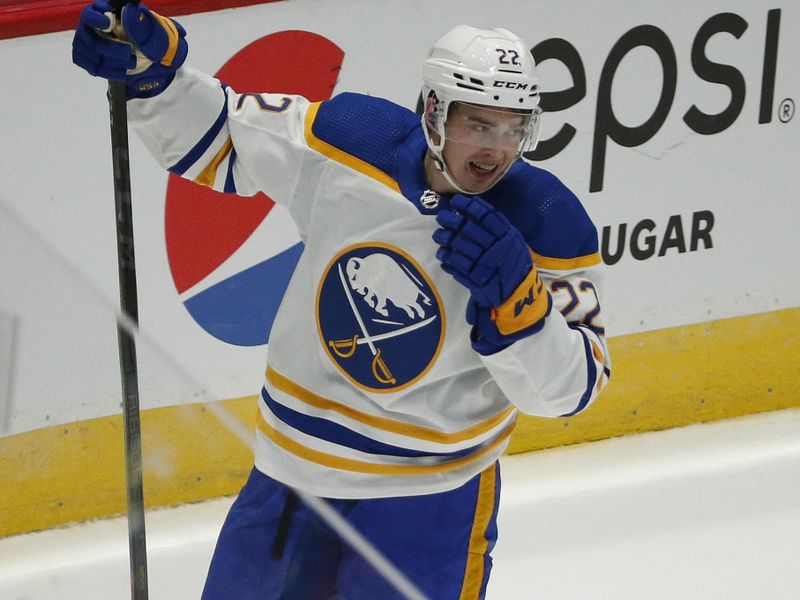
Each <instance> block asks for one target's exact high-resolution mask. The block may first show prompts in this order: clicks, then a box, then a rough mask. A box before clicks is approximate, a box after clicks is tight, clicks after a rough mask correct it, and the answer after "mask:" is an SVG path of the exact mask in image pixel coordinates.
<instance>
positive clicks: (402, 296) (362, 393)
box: [73, 1, 610, 600]
mask: <svg viewBox="0 0 800 600" xmlns="http://www.w3.org/2000/svg"><path fill="white" fill-rule="evenodd" d="M114 21H115V19H114V18H113V16H112V13H111V9H110V8H109V6H108V5H107V4H105V3H104V2H101V1H97V2H95V3H94V4H92V5H90V6H87V7H86V8H85V9H84V11H83V13H82V15H81V18H80V22H79V23H78V27H77V31H76V34H75V39H74V45H73V60H74V62H75V63H76V64H78V65H79V66H81V67H82V68H84V69H85V70H87V71H88V72H89V73H90V74H92V75H97V76H100V77H104V78H107V79H113V80H120V81H124V82H125V84H126V88H127V92H128V97H129V101H128V114H129V118H130V121H131V123H132V125H133V127H134V128H135V130H136V131H137V133H138V134H139V135H140V136H141V139H142V140H143V141H144V143H145V144H146V146H147V147H148V149H149V150H150V151H151V152H152V153H153V155H154V156H155V158H156V160H157V161H158V162H159V163H160V164H161V165H163V166H164V167H165V168H167V169H169V170H170V171H171V172H173V173H176V174H178V175H180V176H182V177H186V178H188V179H191V180H194V181H196V182H198V183H201V184H204V185H208V186H211V187H213V188H214V189H215V190H219V191H223V192H228V193H232V194H238V195H241V196H249V195H253V194H255V193H257V192H259V191H263V192H265V193H267V194H268V195H269V196H270V197H271V198H272V199H274V200H275V201H276V202H278V203H280V204H282V205H283V206H285V207H286V208H287V209H288V211H289V213H290V215H291V216H292V218H293V220H294V222H295V223H296V225H297V229H298V231H299V234H300V237H301V239H302V240H303V242H304V243H305V249H304V251H303V254H302V256H301V258H300V260H299V263H298V265H297V268H296V270H295V272H294V275H293V277H292V279H291V282H290V284H289V286H288V289H287V291H286V295H285V297H284V299H283V303H282V305H281V307H280V310H279V312H278V314H277V317H276V318H275V322H274V325H273V328H272V331H271V333H270V344H269V357H268V364H267V367H266V372H265V382H264V386H263V388H262V389H261V398H260V402H259V407H260V416H259V420H258V426H257V441H256V447H255V468H254V469H253V471H252V473H251V475H250V478H249V480H248V481H247V483H246V485H245V486H244V488H243V489H242V491H241V493H240V495H239V496H238V498H237V500H236V501H235V503H234V504H233V506H232V508H231V510H230V513H229V515H228V518H227V519H226V522H225V524H224V526H223V528H222V531H221V533H220V536H219V540H218V543H217V547H216V550H215V554H214V558H213V561H212V564H211V567H210V570H209V574H208V578H207V581H206V585H205V590H204V593H203V598H204V599H205V600H218V599H236V600H244V599H249V598H253V599H256V598H257V599H259V600H265V599H267V598H279V597H280V598H302V599H314V598H332V597H341V598H348V599H368V600H374V599H381V600H385V599H389V598H396V597H398V593H397V592H396V591H395V590H394V589H393V588H392V587H391V586H390V585H389V584H388V583H386V582H385V581H384V580H383V579H382V578H381V577H380V576H378V575H376V574H375V572H374V571H373V570H372V569H371V568H370V567H369V566H368V565H367V563H366V562H365V560H364V559H363V558H362V557H361V556H359V555H358V554H357V553H356V552H354V551H353V550H352V549H351V548H349V547H347V546H346V545H344V544H342V543H341V541H340V540H339V539H338V538H337V536H336V535H335V534H334V533H333V532H332V531H331V530H330V529H329V528H328V527H327V526H326V525H325V524H324V523H323V522H322V521H320V519H319V518H318V517H316V516H315V515H314V514H313V513H312V512H310V511H309V510H308V509H307V507H305V506H304V505H303V504H302V503H298V502H297V499H296V496H295V495H294V494H293V492H292V490H293V489H296V490H301V491H303V492H306V493H308V494H313V495H317V496H320V497H324V498H327V499H330V503H331V505H332V506H333V507H334V508H335V509H336V510H337V511H339V513H340V514H341V515H342V516H343V517H344V518H345V519H347V521H349V522H350V523H351V524H352V525H353V526H354V527H355V528H356V529H358V530H359V531H360V532H361V533H362V534H363V535H365V536H366V537H367V538H368V539H369V540H371V542H372V543H373V544H375V546H377V548H378V549H379V550H380V551H381V552H382V553H383V554H384V555H385V556H386V557H387V558H388V559H389V560H390V561H392V562H393V563H394V564H395V565H396V566H397V567H398V568H399V569H400V571H401V572H403V573H404V574H405V575H406V576H407V577H408V578H410V579H411V580H412V581H413V582H414V583H415V584H416V585H417V586H418V587H419V588H420V589H421V590H422V591H423V592H424V593H425V594H426V595H428V596H429V597H430V598H432V599H436V600H439V599H450V598H483V596H484V594H485V589H486V584H487V581H488V577H489V571H490V568H491V557H490V553H491V550H492V548H493V546H494V544H495V539H496V515H497V507H498V501H499V490H500V478H499V471H498V458H499V457H500V456H501V454H502V453H503V450H504V449H505V448H506V446H507V444H508V440H509V436H510V435H511V431H512V429H513V427H514V423H515V420H516V419H517V416H518V414H519V413H520V412H522V413H526V414H531V415H539V416H543V417H564V416H569V415H574V414H575V413H577V412H579V411H581V410H583V409H585V408H586V407H587V406H589V405H590V404H591V403H592V402H593V401H594V399H595V398H596V397H597V395H598V394H599V392H600V390H601V389H602V388H603V386H604V385H605V383H606V382H607V380H608V377H609V374H610V371H609V366H610V363H609V357H608V351H607V349H606V342H605V339H604V330H603V326H602V315H601V312H600V304H599V299H598V298H599V295H598V294H599V290H598V285H597V283H596V277H595V275H593V274H592V273H593V271H594V269H592V267H595V266H596V265H598V264H599V262H600V259H599V254H598V244H597V233H596V229H595V227H594V226H593V224H592V223H591V221H590V219H589V217H588V216H587V214H586V212H585V210H584V209H583V207H582V206H581V204H580V202H579V201H578V199H577V198H576V197H575V196H574V195H573V194H572V193H571V192H570V191H569V190H568V189H567V188H566V187H565V186H564V185H563V184H562V183H561V182H560V181H559V180H558V179H557V178H556V177H555V176H553V175H552V174H550V173H548V172H546V171H544V170H542V169H539V168H536V167H534V166H532V165H529V164H527V163H526V162H524V161H523V160H522V159H521V158H520V157H521V154H522V153H523V152H524V151H527V150H529V149H531V148H533V147H534V146H535V144H536V141H537V138H538V134H539V114H540V109H539V106H538V105H539V89H538V79H537V75H536V72H535V65H534V63H533V59H532V57H531V54H530V52H529V51H528V48H527V46H526V45H525V44H524V43H523V42H522V41H521V40H520V39H519V38H518V37H517V36H516V35H514V34H512V33H511V32H509V31H507V30H504V29H496V30H484V29H476V28H473V27H468V26H458V27H455V28H454V29H452V30H450V31H448V32H447V33H445V34H444V35H443V36H442V37H441V39H439V40H438V41H437V42H436V43H435V44H434V45H433V47H432V49H431V51H430V54H429V56H428V58H427V60H425V63H424V68H423V82H424V87H423V90H424V94H423V98H424V108H423V114H422V118H421V119H420V118H419V117H418V116H417V115H415V114H414V113H413V112H411V111H409V110H407V109H405V108H402V107H400V106H397V105H395V104H393V103H391V102H389V101H386V100H382V99H379V98H374V97H368V96H364V95H360V94H354V93H342V94H339V95H337V96H335V97H334V98H332V99H331V100H328V101H325V102H319V103H312V102H309V101H308V100H307V99H305V98H303V97H300V96H295V95H291V94H284V93H263V94H252V93H248V94H237V93H236V92H235V91H234V90H232V89H230V88H229V87H228V86H226V85H225V83H224V82H220V81H217V80H216V79H214V78H213V77H210V76H208V75H205V74H202V73H200V72H197V71H195V70H193V69H190V68H188V67H184V66H182V65H183V62H184V60H185V58H186V55H187V43H186V39H185V32H184V30H183V28H182V27H181V26H180V25H179V24H178V23H177V22H175V21H174V20H172V19H168V18H164V17H161V16H159V15H157V14H156V13H154V12H152V11H150V10H149V9H148V8H147V7H146V6H145V5H144V4H139V5H138V6H134V5H128V6H126V7H125V9H124V10H123V12H122V15H121V18H120V21H121V28H120V27H116V28H113V29H112V25H113V23H114ZM112 30H113V31H115V32H116V35H115V37H112V36H109V35H107V34H101V33H100V32H101V31H112ZM122 39H125V40H128V41H127V42H123V41H121V40H122ZM242 201H243V202H246V200H242Z"/></svg>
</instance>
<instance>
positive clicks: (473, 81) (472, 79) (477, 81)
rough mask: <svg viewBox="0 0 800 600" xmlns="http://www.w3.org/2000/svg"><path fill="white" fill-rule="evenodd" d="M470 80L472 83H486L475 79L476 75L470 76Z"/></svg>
mask: <svg viewBox="0 0 800 600" xmlns="http://www.w3.org/2000/svg"><path fill="white" fill-rule="evenodd" d="M469 80H470V82H471V83H474V84H475V85H485V84H484V83H483V81H481V80H480V79H475V78H474V77H470V78H469Z"/></svg>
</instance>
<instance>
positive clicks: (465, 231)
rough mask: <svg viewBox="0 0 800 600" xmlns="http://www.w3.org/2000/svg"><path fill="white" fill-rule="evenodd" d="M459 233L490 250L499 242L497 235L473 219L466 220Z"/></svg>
mask: <svg viewBox="0 0 800 600" xmlns="http://www.w3.org/2000/svg"><path fill="white" fill-rule="evenodd" d="M459 233H460V234H461V235H463V236H465V237H467V238H469V239H470V240H472V241H473V242H475V243H476V244H478V245H479V246H480V247H481V248H489V247H490V246H491V245H492V244H494V243H495V241H496V240H497V236H496V235H494V234H493V233H491V232H490V231H487V230H486V229H484V227H483V226H482V225H481V224H480V223H478V222H476V221H473V220H471V219H466V221H465V222H464V225H463V227H461V231H460V232H459Z"/></svg>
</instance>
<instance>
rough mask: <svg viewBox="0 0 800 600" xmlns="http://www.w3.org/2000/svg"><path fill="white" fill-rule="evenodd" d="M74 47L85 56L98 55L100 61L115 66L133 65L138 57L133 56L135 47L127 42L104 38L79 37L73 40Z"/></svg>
mask: <svg viewBox="0 0 800 600" xmlns="http://www.w3.org/2000/svg"><path fill="white" fill-rule="evenodd" d="M72 49H73V51H75V52H77V53H78V54H82V55H84V56H96V57H97V59H98V60H99V61H103V62H107V63H109V64H113V65H115V66H125V67H127V68H131V67H133V65H135V64H136V59H135V58H134V56H133V48H132V47H131V45H130V44H129V43H127V42H120V41H117V40H113V39H109V38H104V37H100V36H94V37H78V36H76V37H75V39H73V41H72Z"/></svg>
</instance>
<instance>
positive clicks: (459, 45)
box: [422, 25, 541, 187]
mask: <svg viewBox="0 0 800 600" xmlns="http://www.w3.org/2000/svg"><path fill="white" fill-rule="evenodd" d="M422 79H423V89H422V94H423V96H422V100H423V109H422V127H423V130H424V131H425V137H426V139H427V142H428V147H429V148H430V150H431V153H432V154H433V157H434V159H435V162H436V165H437V167H438V168H439V169H440V170H441V171H442V172H443V173H444V174H445V176H447V178H448V180H449V181H450V183H451V184H454V183H453V181H452V180H451V178H450V176H449V174H448V173H447V169H446V166H445V164H444V160H443V158H442V150H443V148H444V143H445V140H446V138H447V136H446V130H445V124H446V122H447V116H448V113H449V111H450V109H451V108H452V106H453V105H454V103H466V104H472V105H478V106H481V107H486V108H490V109H500V110H509V109H511V110H514V111H515V112H520V113H522V114H526V115H530V119H529V120H528V121H527V124H526V128H525V131H524V132H523V134H522V135H521V136H520V143H519V148H518V154H522V153H523V152H528V151H530V150H533V149H534V148H535V147H536V144H537V142H538V140H539V114H540V113H541V109H540V108H539V77H538V75H537V73H536V65H535V63H534V60H533V56H532V55H531V53H530V51H529V50H528V47H527V46H526V44H525V43H524V42H523V41H522V40H521V39H520V38H519V37H518V36H516V35H515V34H513V33H512V32H510V31H508V30H507V29H478V28H476V27H470V26H469V25H458V26H456V27H454V28H453V29H451V30H450V31H448V32H447V33H445V34H444V35H443V36H442V37H441V38H439V39H438V40H437V41H436V42H435V43H434V44H433V46H432V47H431V49H430V52H429V54H428V58H427V59H426V60H425V63H424V66H423V75H422ZM432 132H435V133H436V134H438V140H434V139H433V137H432V135H431V133H432ZM454 185H455V184H454ZM456 187H458V186H456Z"/></svg>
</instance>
